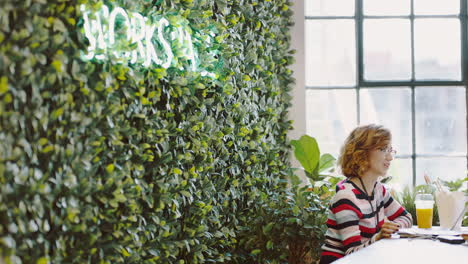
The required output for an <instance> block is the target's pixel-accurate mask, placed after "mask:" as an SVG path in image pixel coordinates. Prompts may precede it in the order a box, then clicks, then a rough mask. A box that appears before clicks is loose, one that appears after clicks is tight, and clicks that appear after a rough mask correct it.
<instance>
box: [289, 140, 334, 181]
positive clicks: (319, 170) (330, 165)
mask: <svg viewBox="0 0 468 264" xmlns="http://www.w3.org/2000/svg"><path fill="white" fill-rule="evenodd" d="M291 145H292V146H293V147H294V156H295V157H296V159H297V160H298V161H299V162H300V163H301V165H302V168H303V169H304V172H305V175H306V176H307V177H308V178H309V181H310V183H311V184H312V185H313V186H315V187H320V186H322V185H324V184H327V185H328V187H330V186H331V184H336V183H337V182H338V181H339V180H340V179H341V177H337V176H335V175H333V172H334V166H335V163H336V158H335V157H333V156H332V155H331V154H328V153H325V154H323V155H320V148H319V146H318V143H317V140H316V139H315V138H313V137H311V136H309V135H303V136H301V137H300V138H299V140H291ZM324 180H325V181H324Z"/></svg>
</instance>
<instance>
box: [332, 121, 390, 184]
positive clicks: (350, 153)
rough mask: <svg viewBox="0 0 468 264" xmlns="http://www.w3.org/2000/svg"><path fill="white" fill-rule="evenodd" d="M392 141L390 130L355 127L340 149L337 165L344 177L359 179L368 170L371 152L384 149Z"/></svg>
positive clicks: (376, 127) (374, 127) (369, 126)
mask: <svg viewBox="0 0 468 264" xmlns="http://www.w3.org/2000/svg"><path fill="white" fill-rule="evenodd" d="M391 140H392V134H391V133H390V130H388V129H387V128H384V127H383V126H380V125H375V124H370V125H364V126H359V127H356V128H355V129H354V130H353V131H352V132H351V134H349V136H348V138H346V140H345V142H344V144H343V146H342V147H341V151H340V157H339V158H338V165H339V167H340V168H341V172H342V173H343V175H344V176H346V177H348V178H349V177H360V176H361V175H363V174H364V172H366V170H367V169H369V153H370V151H371V150H374V149H380V148H385V147H387V145H388V144H389V143H390V141H391Z"/></svg>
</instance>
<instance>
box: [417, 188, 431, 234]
mask: <svg viewBox="0 0 468 264" xmlns="http://www.w3.org/2000/svg"><path fill="white" fill-rule="evenodd" d="M414 203H415V204H416V220H417V223H418V227H419V228H431V227H432V215H433V212H434V197H433V196H432V195H431V194H427V193H420V194H416V199H415V201H414Z"/></svg>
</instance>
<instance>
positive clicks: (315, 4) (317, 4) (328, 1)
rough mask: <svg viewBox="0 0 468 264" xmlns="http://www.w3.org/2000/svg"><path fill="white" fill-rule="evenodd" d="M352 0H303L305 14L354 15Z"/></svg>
mask: <svg viewBox="0 0 468 264" xmlns="http://www.w3.org/2000/svg"><path fill="white" fill-rule="evenodd" d="M354 2H355V1H354V0H305V3H304V5H305V15H306V16H354Z"/></svg>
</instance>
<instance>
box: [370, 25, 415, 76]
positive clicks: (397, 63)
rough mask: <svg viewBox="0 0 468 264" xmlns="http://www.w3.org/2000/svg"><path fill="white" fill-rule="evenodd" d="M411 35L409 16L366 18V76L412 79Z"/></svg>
mask: <svg viewBox="0 0 468 264" xmlns="http://www.w3.org/2000/svg"><path fill="white" fill-rule="evenodd" d="M410 78H411V37H410V22H409V20H408V19H365V20H364V79H366V80H409V79H410Z"/></svg>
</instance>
